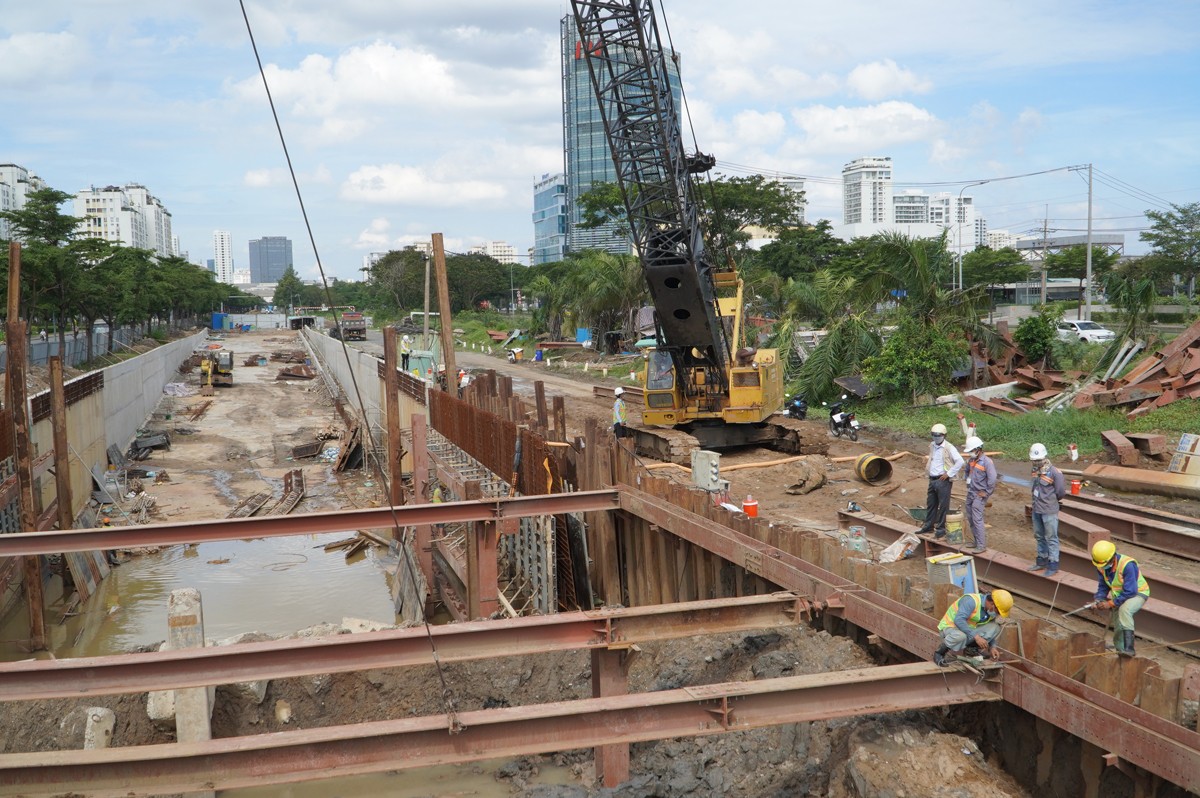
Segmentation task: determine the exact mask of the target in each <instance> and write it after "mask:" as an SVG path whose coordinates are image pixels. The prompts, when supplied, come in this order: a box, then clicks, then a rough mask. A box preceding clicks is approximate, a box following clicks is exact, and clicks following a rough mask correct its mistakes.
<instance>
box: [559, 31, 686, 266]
mask: <svg viewBox="0 0 1200 798" xmlns="http://www.w3.org/2000/svg"><path fill="white" fill-rule="evenodd" d="M561 30H562V37H561V44H562V94H563V96H562V102H563V160H564V164H565V170H566V180H567V192H566V194H567V196H566V213H567V229H566V251H567V252H579V251H581V250H584V249H602V250H606V251H608V252H619V253H628V252H629V251H630V246H631V245H630V241H629V237H628V236H626V235H622V234H620V233H618V232H617V230H618V229H619V228H622V227H627V226H628V225H627V224H625V223H624V222H617V221H613V222H609V223H608V224H605V225H602V226H600V227H595V228H590V229H589V228H584V227H581V226H580V221H581V218H582V209H581V208H580V206H579V198H580V197H581V196H582V195H583V194H585V193H587V192H588V191H590V190H591V189H592V186H593V185H594V184H596V183H614V182H616V180H617V171H616V167H614V166H613V161H612V151H611V149H610V148H609V146H608V138H607V137H606V136H605V134H604V121H603V120H602V119H601V117H600V106H599V104H598V103H597V102H596V95H595V93H594V92H593V91H592V81H591V77H590V76H589V75H588V64H587V58H588V50H589V47H590V46H591V45H590V44H589V45H588V46H585V44H584V43H583V42H580V41H579V31H578V29H577V28H576V27H575V21H574V19H573V18H572V17H570V16H567V17H563V19H562V25H561ZM678 70H679V58H678V53H675V54H673V56H672V57H670V58H667V71H668V75H667V77H668V79H669V80H670V83H671V94H672V95H673V96H674V98H675V106H676V108H682V107H683V102H682V92H681V89H680V85H681V84H680V81H679V71H678Z"/></svg>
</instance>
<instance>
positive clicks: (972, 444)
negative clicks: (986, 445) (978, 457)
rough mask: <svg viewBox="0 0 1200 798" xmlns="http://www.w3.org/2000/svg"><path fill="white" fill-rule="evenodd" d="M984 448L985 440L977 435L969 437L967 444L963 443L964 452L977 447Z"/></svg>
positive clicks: (971, 450)
mask: <svg viewBox="0 0 1200 798" xmlns="http://www.w3.org/2000/svg"><path fill="white" fill-rule="evenodd" d="M982 448H983V441H981V440H979V438H977V437H975V436H974V435H972V436H971V437H969V438H967V442H966V443H965V444H963V451H964V452H973V451H975V450H976V449H982Z"/></svg>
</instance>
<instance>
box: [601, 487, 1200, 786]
mask: <svg viewBox="0 0 1200 798" xmlns="http://www.w3.org/2000/svg"><path fill="white" fill-rule="evenodd" d="M621 508H622V509H623V510H625V511H627V512H629V513H632V514H633V515H636V516H638V517H639V518H644V519H646V520H649V521H651V522H653V523H655V524H657V525H658V526H660V527H661V528H663V529H665V530H666V531H668V532H670V533H671V534H673V535H676V536H678V537H680V538H682V539H684V540H687V541H689V542H691V543H695V544H696V545H698V546H701V547H703V548H705V549H707V550H708V551H710V552H713V553H715V554H718V555H719V556H721V557H724V558H725V559H727V560H729V561H730V562H733V563H736V564H738V565H742V566H743V567H745V568H746V569H747V570H749V571H750V572H751V573H754V574H757V575H758V576H761V577H762V578H764V579H766V580H768V581H770V582H773V583H774V584H776V585H778V586H780V587H783V588H787V589H791V590H799V591H801V592H803V593H804V594H805V595H811V596H813V597H815V598H816V599H817V604H818V606H820V605H821V604H822V603H825V604H826V605H827V606H828V607H829V609H831V610H833V611H835V612H837V613H838V614H840V615H841V617H843V618H844V619H845V620H846V621H848V622H849V623H852V624H854V625H856V626H858V627H861V628H863V629H866V630H867V631H869V632H872V633H874V634H877V635H879V636H880V637H882V638H884V639H886V640H888V641H890V642H891V643H893V644H895V645H897V646H899V647H901V648H904V649H906V650H908V651H910V652H912V653H914V654H916V655H917V656H919V657H922V658H923V659H928V658H930V657H932V655H933V651H934V649H935V648H936V647H937V645H938V643H939V641H940V637H939V636H938V634H937V629H936V627H937V621H936V619H935V618H933V617H932V616H929V615H926V614H924V613H922V612H920V611H918V610H914V609H912V608H911V607H908V606H905V605H904V604H901V603H899V602H897V601H893V600H892V599H889V598H887V597H886V596H883V595H881V594H879V593H876V592H874V591H872V590H868V589H867V588H865V587H863V586H862V585H859V584H857V583H856V582H854V581H853V580H850V579H846V578H845V577H842V576H839V575H838V574H835V573H832V572H830V571H826V570H825V569H823V568H821V567H820V566H818V565H815V564H813V563H810V562H808V561H807V560H803V559H801V558H799V557H797V556H795V555H792V554H788V553H786V552H784V551H781V550H779V549H776V548H774V547H771V546H768V545H767V544H765V543H763V542H761V541H758V540H755V539H754V538H751V537H748V536H746V535H743V534H741V533H739V532H735V531H734V530H732V529H729V528H728V527H725V526H722V525H721V524H718V523H717V522H715V521H709V520H708V519H707V518H703V517H701V516H698V515H696V514H694V513H690V512H688V511H686V510H684V509H682V508H679V507H675V506H674V505H672V504H670V503H669V502H667V501H665V500H663V499H659V498H656V497H654V496H650V495H649V494H646V493H642V492H641V491H637V490H634V489H632V488H628V487H625V486H622V489H621ZM861 515H863V514H858V513H856V514H855V517H856V518H858V517H860V516H861ZM1044 581H1047V582H1049V581H1051V580H1044ZM1005 661H1006V662H1007V663H1008V664H1007V666H1006V667H1005V668H1004V669H1003V671H1002V676H1001V678H1002V680H1003V684H1004V697H1005V699H1006V700H1008V701H1010V702H1011V703H1013V704H1014V705H1016V706H1018V707H1020V708H1021V709H1024V710H1025V711H1027V712H1029V713H1031V714H1033V715H1036V716H1037V717H1039V718H1041V719H1042V720H1045V721H1047V722H1049V723H1052V724H1054V725H1055V726H1058V727H1059V728H1061V729H1063V730H1065V731H1067V732H1069V733H1070V734H1073V735H1075V736H1076V737H1080V738H1082V739H1084V740H1087V741H1088V742H1089V743H1091V744H1093V745H1095V746H1097V747H1099V748H1102V749H1104V750H1105V751H1110V752H1112V753H1115V754H1117V755H1119V756H1120V757H1121V758H1122V759H1124V760H1125V761H1127V762H1130V763H1131V764H1134V765H1137V766H1138V767H1140V768H1144V769H1145V770H1148V771H1149V772H1151V773H1154V774H1156V775H1159V776H1162V777H1163V778H1165V779H1167V780H1169V781H1171V782H1172V783H1174V784H1178V785H1180V786H1182V787H1183V788H1184V789H1187V790H1191V791H1192V792H1198V791H1200V734H1197V733H1196V732H1194V731H1191V730H1190V729H1186V728H1184V727H1183V726H1181V725H1179V724H1177V723H1172V722H1171V721H1169V720H1166V719H1165V718H1161V717H1159V716H1157V715H1155V714H1153V713H1151V712H1147V711H1146V710H1144V709H1142V708H1140V707H1137V706H1134V705H1133V704H1130V703H1129V702H1126V701H1122V700H1120V699H1119V698H1114V697H1113V696H1110V695H1108V694H1107V693H1104V692H1102V691H1100V690H1097V689H1096V688H1094V687H1089V686H1088V685H1086V684H1084V683H1082V682H1077V681H1074V680H1072V679H1070V678H1068V677H1066V676H1063V675H1062V674H1059V673H1055V672H1054V671H1051V670H1049V669H1048V668H1044V667H1042V666H1040V665H1038V664H1037V663H1035V662H1033V661H1031V660H1027V659H1023V658H1019V657H1017V656H1016V655H1014V654H1011V653H1009V652H1005Z"/></svg>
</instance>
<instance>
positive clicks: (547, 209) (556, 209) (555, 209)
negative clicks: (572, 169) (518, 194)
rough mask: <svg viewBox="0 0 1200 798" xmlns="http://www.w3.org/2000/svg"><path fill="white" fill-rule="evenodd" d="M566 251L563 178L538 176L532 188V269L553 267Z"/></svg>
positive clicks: (565, 197)
mask: <svg viewBox="0 0 1200 798" xmlns="http://www.w3.org/2000/svg"><path fill="white" fill-rule="evenodd" d="M566 251H567V176H566V175H564V174H561V173H560V174H557V175H549V174H546V175H542V179H541V180H539V181H537V182H536V183H534V184H533V254H532V256H531V260H532V263H533V265H535V266H536V265H537V264H539V263H555V262H557V261H560V260H562V259H563V255H565V254H566Z"/></svg>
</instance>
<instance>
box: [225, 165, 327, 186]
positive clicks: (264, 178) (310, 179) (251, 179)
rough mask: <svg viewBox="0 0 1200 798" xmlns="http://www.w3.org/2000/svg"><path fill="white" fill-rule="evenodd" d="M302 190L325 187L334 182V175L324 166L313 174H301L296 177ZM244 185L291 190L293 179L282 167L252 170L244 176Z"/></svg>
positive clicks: (320, 166) (318, 167) (319, 166)
mask: <svg viewBox="0 0 1200 798" xmlns="http://www.w3.org/2000/svg"><path fill="white" fill-rule="evenodd" d="M296 178H297V180H298V181H299V182H300V186H301V188H303V187H304V186H305V185H306V184H307V185H323V184H328V183H332V182H333V175H332V174H330V172H329V169H327V168H326V167H325V166H324V165H321V164H319V165H318V166H317V168H316V169H314V170H313V171H312V172H311V173H308V174H305V173H300V174H298V175H297V176H296ZM242 185H244V186H246V187H248V188H275V187H277V186H287V187H289V188H291V186H292V178H291V175H289V174H288V170H287V169H285V168H283V167H282V166H278V167H274V168H271V169H250V170H247V171H246V173H245V174H243V175H242Z"/></svg>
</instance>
